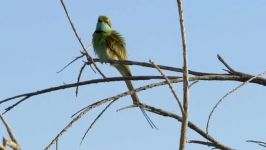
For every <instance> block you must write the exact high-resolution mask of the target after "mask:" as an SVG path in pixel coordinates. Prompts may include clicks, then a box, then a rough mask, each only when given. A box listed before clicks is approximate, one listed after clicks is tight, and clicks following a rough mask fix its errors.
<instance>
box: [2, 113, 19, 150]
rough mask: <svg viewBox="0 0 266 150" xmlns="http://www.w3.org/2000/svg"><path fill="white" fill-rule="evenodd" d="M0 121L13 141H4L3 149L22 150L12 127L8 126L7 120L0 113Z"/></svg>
mask: <svg viewBox="0 0 266 150" xmlns="http://www.w3.org/2000/svg"><path fill="white" fill-rule="evenodd" d="M0 120H1V121H2V122H3V124H4V126H5V128H6V131H7V133H8V135H9V137H10V139H11V140H4V142H3V143H4V144H3V147H5V146H9V147H11V148H12V149H14V150H20V149H21V148H20V145H19V144H18V141H17V139H16V137H15V134H14V133H13V132H12V129H11V127H10V126H9V125H8V123H7V121H6V120H5V118H4V117H3V115H2V114H1V113H0Z"/></svg>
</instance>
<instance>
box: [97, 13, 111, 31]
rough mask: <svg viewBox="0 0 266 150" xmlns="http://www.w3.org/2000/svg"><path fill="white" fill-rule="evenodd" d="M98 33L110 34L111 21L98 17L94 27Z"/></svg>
mask: <svg viewBox="0 0 266 150" xmlns="http://www.w3.org/2000/svg"><path fill="white" fill-rule="evenodd" d="M96 31H98V32H110V31H112V23H111V20H110V19H109V18H108V17H107V16H99V17H98V22H97V26H96Z"/></svg>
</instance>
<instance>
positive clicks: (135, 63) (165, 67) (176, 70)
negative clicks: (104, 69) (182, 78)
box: [87, 58, 226, 76]
mask: <svg viewBox="0 0 266 150" xmlns="http://www.w3.org/2000/svg"><path fill="white" fill-rule="evenodd" d="M93 62H101V61H100V59H98V58H94V59H93ZM91 63H92V62H91V61H89V62H87V64H88V65H90V64H91ZM106 63H109V64H123V65H136V66H142V67H148V68H155V67H154V65H152V64H150V63H147V62H139V61H132V60H109V61H106ZM158 67H159V68H160V69H162V70H168V71H174V72H180V73H182V72H183V69H181V68H177V67H171V66H165V65H158ZM188 73H189V74H190V75H195V76H204V75H226V74H222V73H221V74H220V73H207V72H198V71H193V70H188Z"/></svg>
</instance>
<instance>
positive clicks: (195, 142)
mask: <svg viewBox="0 0 266 150" xmlns="http://www.w3.org/2000/svg"><path fill="white" fill-rule="evenodd" d="M188 143H193V144H200V145H205V146H209V147H215V145H214V144H213V143H211V142H206V141H198V140H189V141H188Z"/></svg>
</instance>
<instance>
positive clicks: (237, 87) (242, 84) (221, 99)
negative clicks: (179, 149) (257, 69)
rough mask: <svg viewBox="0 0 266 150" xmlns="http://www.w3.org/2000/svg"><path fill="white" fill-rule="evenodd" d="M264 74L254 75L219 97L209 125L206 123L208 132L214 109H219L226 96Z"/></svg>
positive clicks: (208, 122)
mask: <svg viewBox="0 0 266 150" xmlns="http://www.w3.org/2000/svg"><path fill="white" fill-rule="evenodd" d="M264 74H266V71H265V72H262V73H259V74H257V75H256V76H253V77H252V78H250V79H248V80H247V81H245V82H243V83H241V84H239V85H238V86H236V87H235V88H233V89H232V90H230V91H229V92H227V93H226V94H225V95H224V96H223V97H222V98H220V99H219V101H218V102H217V103H216V104H215V105H214V107H213V108H212V110H211V112H210V114H209V116H208V121H207V125H206V132H207V133H208V132H209V131H208V130H209V125H210V120H211V117H212V115H213V113H214V111H215V110H216V109H217V107H218V106H219V105H220V103H221V102H222V101H223V100H224V99H225V98H226V97H228V96H229V95H230V94H232V93H234V92H235V91H237V90H238V89H240V88H241V87H243V86H244V85H246V84H247V83H249V82H251V81H252V80H254V79H256V78H257V77H259V76H263V75H264Z"/></svg>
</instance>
